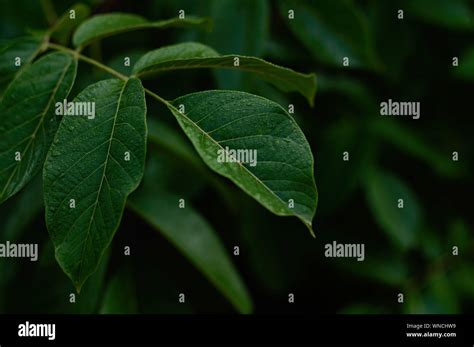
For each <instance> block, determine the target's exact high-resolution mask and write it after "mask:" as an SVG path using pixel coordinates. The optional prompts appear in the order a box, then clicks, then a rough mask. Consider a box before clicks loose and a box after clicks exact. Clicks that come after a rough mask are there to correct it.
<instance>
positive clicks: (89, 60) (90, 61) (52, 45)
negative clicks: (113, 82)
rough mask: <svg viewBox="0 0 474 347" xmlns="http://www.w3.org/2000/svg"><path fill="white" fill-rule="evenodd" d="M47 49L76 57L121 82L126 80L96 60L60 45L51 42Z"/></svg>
mask: <svg viewBox="0 0 474 347" xmlns="http://www.w3.org/2000/svg"><path fill="white" fill-rule="evenodd" d="M48 47H49V48H51V49H54V50H57V51H62V52H67V53H70V54H72V55H73V56H74V57H76V58H77V59H79V60H82V61H84V62H86V63H88V64H91V65H94V66H95V67H98V68H99V69H102V70H104V71H106V72H108V73H110V74H111V75H114V76H115V77H117V78H120V79H121V80H124V81H126V80H128V77H127V76H125V75H123V74H121V73H120V72H118V71H116V70H114V69H111V68H110V67H108V66H106V65H104V64H102V63H100V62H98V61H97V60H94V59H92V58H89V57H86V56H85V55H82V54H81V53H79V52H78V51H75V50H72V49H70V48H67V47H64V46H61V45H57V44H55V43H51V42H50V43H48Z"/></svg>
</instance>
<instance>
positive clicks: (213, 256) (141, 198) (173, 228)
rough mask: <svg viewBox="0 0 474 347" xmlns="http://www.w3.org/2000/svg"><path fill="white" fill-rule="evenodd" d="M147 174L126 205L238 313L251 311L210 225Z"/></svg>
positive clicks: (249, 301)
mask: <svg viewBox="0 0 474 347" xmlns="http://www.w3.org/2000/svg"><path fill="white" fill-rule="evenodd" d="M150 179H153V177H146V178H145V180H144V183H145V184H144V185H143V186H142V187H140V189H139V190H138V191H137V192H136V193H134V194H133V195H131V196H130V199H129V202H128V206H130V207H131V208H132V210H134V211H135V212H136V213H137V214H138V215H140V216H141V217H142V218H143V219H145V220H146V221H147V222H148V223H150V224H151V225H152V226H153V227H155V228H156V229H157V230H159V231H160V232H161V233H162V234H163V236H165V237H166V238H167V239H168V240H169V241H170V242H171V243H172V244H173V245H174V246H175V247H176V248H177V249H178V250H179V251H180V252H181V253H183V255H185V256H186V257H187V258H188V259H189V260H190V261H191V263H193V264H194V265H195V266H196V268H198V269H199V270H200V271H201V272H202V273H203V274H204V275H205V276H206V277H207V278H208V279H209V281H210V282H211V283H212V284H213V285H214V286H215V287H216V288H217V289H218V290H219V291H220V292H221V293H222V294H223V295H224V296H225V297H226V298H227V299H228V300H229V301H230V302H231V303H232V304H233V305H234V306H235V308H236V309H238V310H239V312H241V313H250V312H251V311H252V302H251V299H250V297H249V294H248V292H247V290H246V288H245V285H244V284H243V282H242V280H241V279H240V277H239V275H238V272H237V270H236V269H235V267H234V265H233V264H232V262H231V260H230V259H229V256H228V254H227V251H226V250H225V247H224V245H223V244H222V242H221V240H220V239H219V238H218V236H217V233H216V232H215V230H214V229H213V228H212V226H211V225H209V223H208V222H207V221H206V220H205V219H204V218H203V217H201V215H200V214H199V213H198V212H196V211H195V210H194V209H193V208H192V206H190V205H189V203H188V202H187V203H186V208H184V209H183V208H179V200H180V196H178V195H174V194H173V193H169V192H166V191H165V190H163V189H160V187H159V185H157V184H154V183H153V181H150Z"/></svg>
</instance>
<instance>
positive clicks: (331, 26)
mask: <svg viewBox="0 0 474 347" xmlns="http://www.w3.org/2000/svg"><path fill="white" fill-rule="evenodd" d="M279 8H280V13H281V16H282V19H283V21H284V22H285V23H286V24H287V26H288V27H289V28H290V30H291V31H293V33H294V34H295V36H296V37H297V38H298V39H299V40H300V41H301V43H302V44H303V45H304V46H305V47H306V48H307V49H308V50H309V51H310V52H311V53H312V54H313V56H314V57H315V58H317V59H318V60H320V61H322V62H324V63H327V64H331V65H335V66H339V67H343V58H344V57H348V58H349V66H348V68H354V67H355V68H377V67H378V65H377V61H376V58H375V54H374V52H375V49H374V43H373V38H372V37H371V33H370V32H369V30H368V23H367V20H366V18H365V17H364V16H363V14H362V13H360V12H359V11H358V10H357V8H355V6H354V4H353V3H352V2H351V1H346V0H339V1H329V0H320V1H298V0H297V1H287V0H285V1H280V2H279ZM289 11H293V14H294V18H289V16H290V12H289Z"/></svg>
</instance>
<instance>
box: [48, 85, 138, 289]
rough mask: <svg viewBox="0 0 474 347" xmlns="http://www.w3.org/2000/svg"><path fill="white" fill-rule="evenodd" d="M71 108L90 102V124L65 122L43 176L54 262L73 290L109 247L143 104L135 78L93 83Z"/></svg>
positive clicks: (132, 167)
mask: <svg viewBox="0 0 474 347" xmlns="http://www.w3.org/2000/svg"><path fill="white" fill-rule="evenodd" d="M74 102H95V110H96V114H95V118H93V119H88V117H83V116H64V118H63V120H62V122H61V125H60V127H59V129H58V132H57V134H56V138H55V140H54V143H53V145H52V146H51V149H50V151H49V153H48V157H47V159H46V163H45V166H44V173H43V177H44V186H45V187H46V189H45V205H46V224H47V226H48V230H49V233H50V235H51V237H52V240H53V243H54V246H55V250H56V259H57V260H58V262H59V264H60V265H61V267H62V268H63V270H64V272H65V273H66V274H67V275H68V276H69V277H70V278H71V279H72V281H73V283H74V285H75V286H76V288H77V289H78V291H79V290H80V289H81V286H82V285H83V283H84V282H85V281H86V279H87V278H88V277H89V276H90V275H91V274H92V273H93V272H94V271H95V270H96V268H97V266H98V263H99V261H100V259H101V258H102V255H103V253H104V251H105V250H106V249H107V247H108V245H109V244H110V242H111V241H112V238H113V236H114V234H115V232H116V230H117V228H118V226H119V224H120V219H121V217H122V212H123V208H124V205H125V200H126V198H127V195H128V194H130V193H131V192H132V191H133V190H135V188H136V187H137V186H138V184H139V182H140V180H141V178H142V175H143V167H144V162H145V147H146V124H145V114H146V105H145V97H144V90H143V87H142V85H141V83H140V80H137V79H129V80H128V81H127V82H123V81H120V80H115V79H111V80H105V81H101V82H98V83H95V84H93V85H91V86H89V87H87V88H86V89H85V90H84V91H82V92H81V93H80V94H79V95H78V96H77V97H76V98H75V99H74ZM126 152H128V153H129V159H130V160H129V161H127V160H126V159H125V158H126ZM71 199H73V200H74V201H73V205H71ZM71 206H74V207H71Z"/></svg>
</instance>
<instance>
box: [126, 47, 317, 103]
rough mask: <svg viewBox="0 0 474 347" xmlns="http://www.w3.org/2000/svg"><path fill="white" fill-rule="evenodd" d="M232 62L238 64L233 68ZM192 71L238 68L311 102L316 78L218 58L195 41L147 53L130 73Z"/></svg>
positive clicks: (255, 62)
mask: <svg viewBox="0 0 474 347" xmlns="http://www.w3.org/2000/svg"><path fill="white" fill-rule="evenodd" d="M235 59H239V65H238V66H235V65H234V62H235ZM192 68H222V69H234V70H235V69H237V70H243V71H249V72H252V73H254V74H256V75H258V76H260V77H261V78H263V79H264V80H266V81H268V82H270V83H272V84H274V85H275V86H276V87H278V88H279V89H281V90H282V91H285V92H293V91H296V92H299V93H300V94H302V95H303V96H305V97H306V98H307V99H308V102H309V103H310V104H312V103H313V99H314V95H315V93H316V76H315V75H314V74H307V75H305V74H302V73H299V72H296V71H293V70H291V69H288V68H284V67H281V66H278V65H274V64H272V63H269V62H266V61H265V60H262V59H259V58H255V57H245V56H241V55H225V56H219V54H218V53H217V52H216V51H214V50H213V49H212V48H211V47H208V46H206V45H203V44H201V43H197V42H185V43H179V44H176V45H171V46H166V47H162V48H158V49H156V50H154V51H151V52H148V53H147V54H145V55H144V56H143V57H141V58H140V60H139V61H137V63H136V64H135V66H134V68H133V73H134V74H136V75H137V76H138V77H143V76H147V75H151V74H157V73H160V72H163V71H169V70H179V69H192Z"/></svg>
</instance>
